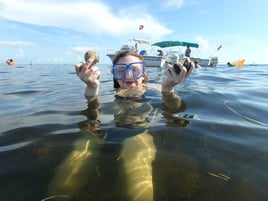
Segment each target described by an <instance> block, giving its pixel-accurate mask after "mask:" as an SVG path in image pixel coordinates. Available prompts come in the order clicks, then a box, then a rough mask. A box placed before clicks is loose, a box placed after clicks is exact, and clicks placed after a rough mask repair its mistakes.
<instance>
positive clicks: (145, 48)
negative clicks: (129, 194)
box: [106, 39, 165, 67]
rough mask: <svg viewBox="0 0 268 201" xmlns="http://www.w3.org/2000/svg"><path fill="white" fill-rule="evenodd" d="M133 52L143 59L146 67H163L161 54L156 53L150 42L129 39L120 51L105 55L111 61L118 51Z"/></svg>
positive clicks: (112, 51) (109, 51)
mask: <svg viewBox="0 0 268 201" xmlns="http://www.w3.org/2000/svg"><path fill="white" fill-rule="evenodd" d="M124 50H134V51H136V52H138V53H139V54H140V55H142V56H143V58H144V63H145V65H146V66H148V67H163V66H164V62H165V59H164V57H163V52H161V51H160V50H159V51H157V50H155V49H154V47H152V46H151V45H150V42H149V41H147V40H143V39H129V40H128V41H127V43H126V44H123V45H122V47H121V48H120V50H108V53H107V54H106V55H107V56H108V57H109V58H110V59H111V61H113V59H114V56H115V54H116V53H117V52H118V51H124Z"/></svg>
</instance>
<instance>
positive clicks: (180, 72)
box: [162, 58, 195, 92]
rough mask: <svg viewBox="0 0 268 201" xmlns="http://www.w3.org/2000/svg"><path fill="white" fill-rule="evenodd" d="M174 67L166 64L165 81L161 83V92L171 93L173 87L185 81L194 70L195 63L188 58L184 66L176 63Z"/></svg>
mask: <svg viewBox="0 0 268 201" xmlns="http://www.w3.org/2000/svg"><path fill="white" fill-rule="evenodd" d="M176 65H177V66H174V65H172V64H167V69H166V79H165V80H164V81H163V83H162V92H171V91H172V90H173V87H174V86H175V85H177V84H179V83H182V82H183V81H185V80H186V79H187V78H188V77H189V76H190V74H191V73H192V72H193V70H194V68H195V63H194V62H193V61H191V60H190V59H189V58H187V60H186V62H184V64H182V63H180V62H177V63H176ZM175 68H178V69H175Z"/></svg>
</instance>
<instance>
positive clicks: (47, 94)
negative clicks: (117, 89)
mask: <svg viewBox="0 0 268 201" xmlns="http://www.w3.org/2000/svg"><path fill="white" fill-rule="evenodd" d="M99 67H100V70H101V80H100V81H101V88H100V95H99V103H100V105H99V109H98V110H96V112H95V113H94V112H93V113H92V112H89V114H88V111H89V110H90V109H91V108H89V105H88V104H87V100H86V99H85V98H84V95H83V93H84V89H85V84H84V83H83V82H81V81H80V80H79V78H78V77H77V76H76V75H75V73H74V66H73V65H50V64H47V65H44V64H43V65H37V64H33V65H17V66H14V67H9V66H7V65H3V64H1V65H0V90H1V91H0V118H1V121H0V124H1V127H0V164H1V167H0V200H1V201H25V200H27V201H30V200H35V201H37V200H79V201H80V200H94V201H96V200H99V201H101V200H117V201H119V200H130V197H132V198H133V197H136V198H137V200H138V198H140V197H139V196H140V194H142V193H144V191H148V195H147V198H148V199H151V200H152V199H154V200H159V201H164V200H169V201H173V200H189V201H196V200H198V201H200V200H204V201H209V200H211V201H226V200H228V201H232V200H233V201H247V200H249V201H255V200H256V201H262V200H263V201H266V200H268V191H267V186H268V171H267V170H268V146H267V144H268V120H267V116H268V100H267V89H268V82H267V80H266V79H267V77H268V76H267V75H268V66H267V65H256V66H250V65H248V66H244V67H242V68H231V67H227V66H226V65H219V66H217V67H216V68H200V69H196V70H195V71H194V72H193V74H192V75H191V76H190V77H189V79H188V80H186V81H185V82H184V83H183V84H181V85H180V86H177V87H176V88H175V93H176V95H177V96H179V97H180V98H181V99H182V100H183V101H184V103H185V104H186V107H185V109H184V110H183V111H180V112H176V113H170V114H167V113H166V112H165V111H163V110H162V101H161V95H159V96H158V95H155V96H154V93H152V95H151V97H149V99H150V100H151V106H152V107H151V108H150V110H151V111H152V114H153V115H151V116H150V118H149V119H148V121H147V123H148V124H147V128H124V127H119V126H117V125H116V124H115V122H116V120H115V117H116V115H115V114H113V113H112V111H111V108H110V106H111V105H112V104H113V103H114V101H115V97H114V91H113V82H112V75H111V65H108V64H107V65H99ZM164 71H165V69H161V68H157V67H155V68H153V67H151V68H147V72H148V75H149V80H150V82H153V83H161V81H162V80H163V79H164V76H165V73H164ZM147 109H148V108H147ZM148 110H149V109H148ZM145 111H146V108H145ZM92 115H93V116H94V115H95V116H98V121H97V122H95V123H96V124H97V126H96V125H94V124H92V121H90V118H91V117H92ZM130 121H131V120H130ZM93 123H94V122H93ZM92 128H93V129H92ZM131 139H133V140H131ZM122 150H125V151H124V152H123V153H122ZM135 154H136V155H139V156H136V155H135ZM139 157H140V160H131V159H132V158H136V159H137V158H138V159H139ZM122 161H123V162H122ZM124 161H126V162H124ZM148 164H151V166H148ZM143 166H144V167H143ZM145 166H146V167H145ZM147 166H148V167H147ZM137 169H140V170H141V173H139V174H138V175H136V178H135V177H134V179H133V181H130V180H129V178H128V177H129V175H131V174H132V172H135V171H136V170H137ZM142 171H143V172H142ZM144 172H145V174H148V173H149V174H148V175H146V177H145V176H144ZM146 178H149V179H148V180H146ZM134 180H139V181H140V183H139V184H140V186H135V185H136V183H135V181H134ZM149 180H151V181H152V182H151V183H150V182H147V181H149ZM141 181H144V183H146V182H147V183H146V184H144V183H142V182H141ZM130 191H132V192H130Z"/></svg>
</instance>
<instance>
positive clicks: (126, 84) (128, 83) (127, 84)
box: [124, 82, 137, 89]
mask: <svg viewBox="0 0 268 201" xmlns="http://www.w3.org/2000/svg"><path fill="white" fill-rule="evenodd" d="M136 87H137V85H136V83H134V82H131V83H130V82H126V83H124V88H126V89H132V88H136Z"/></svg>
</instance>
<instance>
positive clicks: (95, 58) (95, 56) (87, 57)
mask: <svg viewBox="0 0 268 201" xmlns="http://www.w3.org/2000/svg"><path fill="white" fill-rule="evenodd" d="M84 58H85V62H86V63H91V62H90V60H93V62H92V65H95V64H96V63H98V62H99V55H98V54H97V53H96V52H95V51H93V50H88V51H87V52H86V53H85V55H84Z"/></svg>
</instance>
